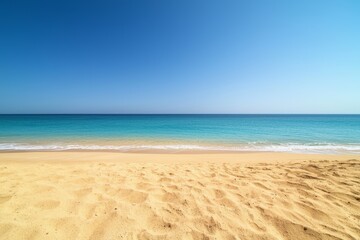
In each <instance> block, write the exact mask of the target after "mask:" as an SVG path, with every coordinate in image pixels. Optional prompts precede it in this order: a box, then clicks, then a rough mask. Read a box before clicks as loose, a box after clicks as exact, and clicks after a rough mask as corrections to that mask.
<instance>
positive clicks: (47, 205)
mask: <svg viewBox="0 0 360 240" xmlns="http://www.w3.org/2000/svg"><path fill="white" fill-rule="evenodd" d="M59 205H60V202H59V201H56V200H46V201H41V202H38V203H36V204H35V207H37V208H40V209H46V210H50V209H54V208H57V207H58V206H59Z"/></svg>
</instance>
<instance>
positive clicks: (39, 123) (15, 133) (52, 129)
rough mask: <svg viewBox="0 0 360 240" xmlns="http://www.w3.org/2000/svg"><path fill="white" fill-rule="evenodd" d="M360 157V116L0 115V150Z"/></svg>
mask: <svg viewBox="0 0 360 240" xmlns="http://www.w3.org/2000/svg"><path fill="white" fill-rule="evenodd" d="M66 150H89V151H99V150H101V151H104V150H109V151H121V152H141V151H147V152H149V151H157V152H158V151H165V152H187V151H190V152H193V151H199V152H201V151H225V152H226V151H229V152H230V151H231V152H296V153H340V154H342V153H350V154H352V153H355V154H357V153H360V115H247V114H246V115H245V114H240V115H0V151H66Z"/></svg>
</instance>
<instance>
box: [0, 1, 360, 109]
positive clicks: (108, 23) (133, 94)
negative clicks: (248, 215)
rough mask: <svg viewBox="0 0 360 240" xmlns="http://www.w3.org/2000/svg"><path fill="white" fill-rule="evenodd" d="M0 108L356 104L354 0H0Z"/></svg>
mask: <svg viewBox="0 0 360 240" xmlns="http://www.w3.org/2000/svg"><path fill="white" fill-rule="evenodd" d="M0 113H360V1H358V0H353V1H350V0H337V1H334V0H301V1H289V0H284V1H280V0H273V1H270V0H263V1H254V0H251V1H250V0H249V1H240V0H234V1H226V0H225V1H220V0H219V1H211V0H210V1H209V0H204V1H197V0H189V1H188V0H181V1H175V0H174V1H172V0H151V1H149V0H143V1H136V0H132V1H126V0H114V1H107V0H104V1H91V0H90V1H77V0H71V1H68V0H59V1H56V0H52V1H49V0H43V1H38V0H32V1H27V0H26V1H25V0H24V1H16V0H3V1H1V2H0Z"/></svg>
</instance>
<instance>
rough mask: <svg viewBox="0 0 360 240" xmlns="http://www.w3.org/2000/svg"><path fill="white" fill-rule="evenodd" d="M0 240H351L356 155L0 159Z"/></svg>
mask: <svg viewBox="0 0 360 240" xmlns="http://www.w3.org/2000/svg"><path fill="white" fill-rule="evenodd" d="M0 239H64V240H65V239H66V240H69V239H107V240H110V239H360V156H339V155H332V156H326V155H299V154H275V153H262V154H260V153H259V154H258V153H256V154H125V153H94V152H93V153H91V152H77V153H73V152H52V153H39V152H38V153H31V152H29V153H1V154H0Z"/></svg>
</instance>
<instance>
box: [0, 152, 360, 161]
mask: <svg viewBox="0 0 360 240" xmlns="http://www.w3.org/2000/svg"><path fill="white" fill-rule="evenodd" d="M350 159H351V160H352V159H360V154H312V153H306V154H303V153H283V152H280V153H279V152H197V151H196V152H177V153H169V152H153V151H149V152H118V151H16V152H0V163H2V162H7V161H18V162H27V161H32V160H36V161H49V162H54V161H57V160H58V161H89V162H91V161H115V162H119V163H121V162H129V161H135V162H150V163H151V162H154V163H172V162H178V161H180V162H202V161H205V162H215V163H216V162H220V163H221V162H232V163H272V162H274V161H275V162H288V161H317V160H350Z"/></svg>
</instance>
